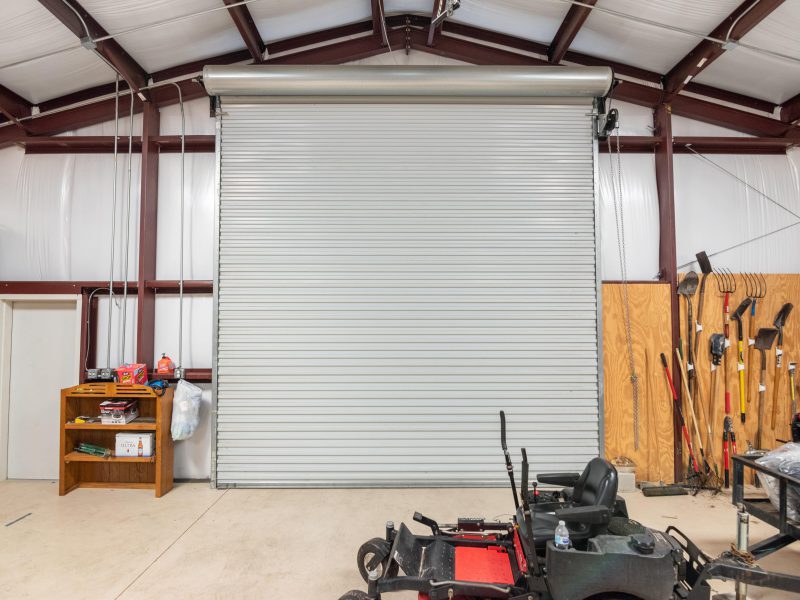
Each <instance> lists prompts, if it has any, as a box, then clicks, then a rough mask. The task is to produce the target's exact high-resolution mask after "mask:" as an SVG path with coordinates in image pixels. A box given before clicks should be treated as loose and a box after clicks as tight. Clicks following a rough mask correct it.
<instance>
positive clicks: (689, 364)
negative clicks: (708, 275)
mask: <svg viewBox="0 0 800 600" xmlns="http://www.w3.org/2000/svg"><path fill="white" fill-rule="evenodd" d="M697 284H698V279H697V273H695V272H694V271H689V272H688V273H687V274H686V275H685V276H684V278H683V279H682V280H681V282H680V284H679V285H678V294H679V295H681V296H683V297H684V298H686V350H687V352H686V370H687V372H688V374H689V382H688V383H689V388H690V389H692V390H694V388H695V376H696V375H697V373H695V371H694V350H693V347H692V330H693V329H694V319H693V316H692V297H693V296H694V294H695V292H696V291H697Z"/></svg>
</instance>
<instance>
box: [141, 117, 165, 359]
mask: <svg viewBox="0 0 800 600" xmlns="http://www.w3.org/2000/svg"><path fill="white" fill-rule="evenodd" d="M159 125H160V115H159V112H158V107H157V106H155V105H154V104H152V103H151V102H145V103H144V109H143V110H142V188H141V200H140V207H139V275H138V279H137V283H138V286H137V291H136V308H137V310H136V362H137V363H144V364H145V365H147V367H148V368H149V369H152V368H153V364H154V361H153V345H154V343H155V321H156V294H155V290H153V289H151V288H148V287H147V285H145V281H147V280H153V279H155V278H156V239H157V238H156V232H157V223H158V144H157V141H156V139H155V138H156V137H158V134H159Z"/></svg>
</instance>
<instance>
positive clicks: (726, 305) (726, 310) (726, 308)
mask: <svg viewBox="0 0 800 600" xmlns="http://www.w3.org/2000/svg"><path fill="white" fill-rule="evenodd" d="M722 312H723V317H724V325H723V333H724V334H725V337H726V338H728V337H730V330H731V326H730V324H729V321H730V316H729V315H730V314H731V295H730V293H729V292H725V300H723V301H722Z"/></svg>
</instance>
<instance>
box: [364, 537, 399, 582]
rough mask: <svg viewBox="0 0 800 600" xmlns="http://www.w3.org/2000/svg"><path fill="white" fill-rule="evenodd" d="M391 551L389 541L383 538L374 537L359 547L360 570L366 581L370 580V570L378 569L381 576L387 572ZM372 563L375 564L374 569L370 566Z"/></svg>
mask: <svg viewBox="0 0 800 600" xmlns="http://www.w3.org/2000/svg"><path fill="white" fill-rule="evenodd" d="M391 551H392V547H391V546H390V545H389V542H387V541H386V540H385V539H383V538H372V539H371V540H369V541H367V542H364V543H363V544H362V545H361V548H359V549H358V572H359V573H361V577H362V578H363V579H364V581H365V582H369V572H370V570H377V571H378V575H379V576H382V575H383V574H384V573H385V572H386V566H387V565H388V563H389V552H391ZM370 563H372V565H373V568H372V569H370V568H369V565H370Z"/></svg>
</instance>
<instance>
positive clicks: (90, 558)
mask: <svg viewBox="0 0 800 600" xmlns="http://www.w3.org/2000/svg"><path fill="white" fill-rule="evenodd" d="M626 499H627V501H628V507H629V511H630V513H631V515H632V517H633V518H635V519H637V520H639V521H641V522H643V523H646V524H647V525H649V526H652V527H656V528H660V529H664V528H666V527H667V526H669V525H676V526H677V527H679V528H681V529H683V530H684V531H685V532H687V533H688V534H689V535H690V536H691V537H692V538H693V539H694V540H695V541H696V542H697V543H698V544H699V545H700V546H701V547H702V548H703V549H704V550H705V551H706V552H707V553H708V554H710V555H712V556H715V555H717V554H718V553H719V552H721V551H722V550H725V549H726V548H727V547H728V544H729V543H730V542H731V541H732V540H733V538H734V536H735V521H736V516H735V509H734V508H733V506H732V505H731V504H730V500H729V498H728V497H724V496H718V497H715V498H711V497H708V496H700V497H694V498H693V497H687V496H684V497H677V498H676V497H673V498H644V497H643V496H641V495H640V494H639V493H638V492H636V493H631V494H626ZM509 505H511V496H510V493H509V492H508V491H507V490H504V489H491V490H484V489H482V490H441V489H439V490H228V491H217V490H212V489H210V488H209V486H208V485H207V484H182V485H178V486H177V487H176V488H175V489H174V490H173V491H172V492H170V493H169V494H167V495H166V496H165V497H164V498H161V499H158V500H157V499H155V498H153V497H152V495H151V494H150V493H148V492H144V491H137V490H87V489H79V490H76V491H74V492H72V493H71V494H69V495H67V496H65V497H63V498H59V497H58V486H57V484H56V483H54V482H46V481H3V482H0V525H6V524H8V523H11V522H12V521H14V520H15V519H18V518H19V517H22V516H23V515H28V516H26V517H25V518H23V519H21V520H19V521H17V522H15V523H13V524H10V525H7V526H3V527H0V598H15V599H19V598H53V597H58V598H69V599H71V598H90V599H92V600H94V599H101V600H105V599H116V598H122V599H124V600H133V599H139V598H141V599H147V600H152V599H153V598H172V599H179V598H225V599H228V598H259V599H267V598H274V599H278V598H287V599H298V600H336V599H337V598H338V597H339V596H340V595H341V594H343V593H344V592H345V591H347V590H348V589H352V588H362V589H363V587H364V586H363V584H362V582H361V579H360V577H359V575H358V572H357V570H356V564H355V562H356V561H355V556H356V551H357V549H358V546H359V545H360V544H361V543H362V542H363V541H365V540H366V539H368V538H371V537H375V536H379V535H381V534H382V532H383V527H384V523H385V521H386V520H387V519H393V520H395V521H396V522H398V523H399V522H400V521H402V520H405V521H406V522H410V521H411V515H412V514H413V512H414V510H420V511H421V512H423V513H426V514H429V515H431V516H432V517H434V518H436V519H439V520H442V521H447V520H452V519H454V518H455V517H457V516H458V515H468V516H475V515H483V516H485V517H487V518H495V517H501V516H502V515H503V513H504V512H507V511H508V508H509ZM28 513H30V514H28ZM413 525H414V527H413V529H417V530H420V531H422V530H421V529H420V528H419V527H418V526H417V524H416V523H413ZM751 532H752V539H753V540H757V539H762V538H764V537H767V536H768V535H771V534H772V530H771V528H770V527H769V526H767V525H765V524H763V523H760V522H754V523H752V525H751ZM761 564H762V566H764V567H765V568H769V569H774V570H781V571H784V572H789V573H791V572H794V573H798V572H800V544H795V545H794V547H792V546H790V547H789V548H786V549H784V550H782V551H781V552H779V553H777V554H775V555H773V556H772V557H768V558H767V559H765V560H763V561H762V562H761ZM315 572H316V573H318V574H317V575H314V573H315ZM715 589H716V590H717V591H721V592H722V591H730V590H731V589H732V588H731V587H730V586H729V585H726V584H722V583H720V584H719V585H718V586H716V587H715ZM750 597H751V598H770V599H774V600H778V599H783V598H797V596H794V595H789V594H781V593H777V592H771V591H769V590H759V589H757V588H751V595H750ZM394 598H396V599H397V600H401V599H402V600H406V599H415V598H416V596H415V595H395V596H394Z"/></svg>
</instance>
